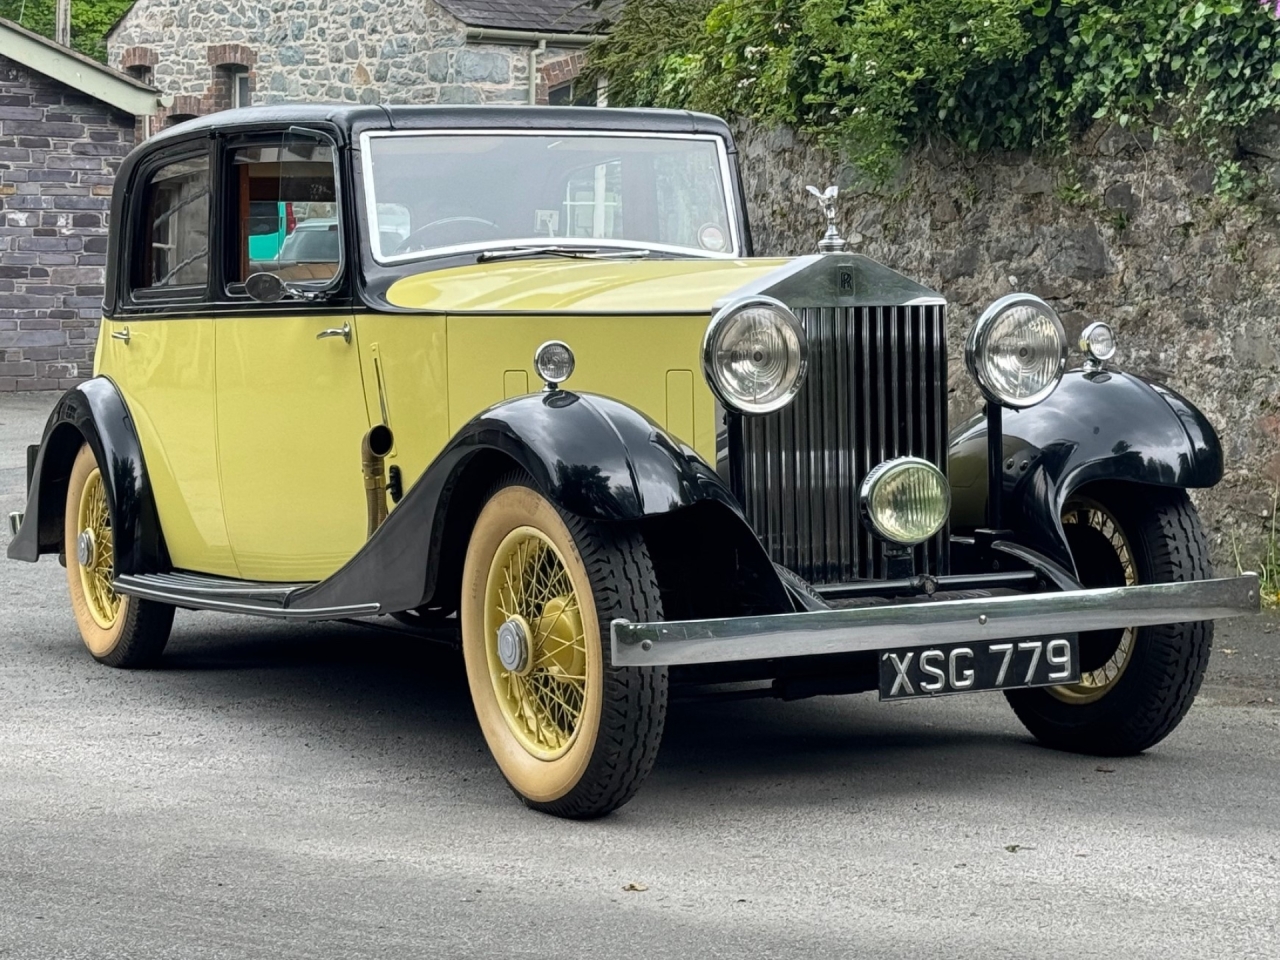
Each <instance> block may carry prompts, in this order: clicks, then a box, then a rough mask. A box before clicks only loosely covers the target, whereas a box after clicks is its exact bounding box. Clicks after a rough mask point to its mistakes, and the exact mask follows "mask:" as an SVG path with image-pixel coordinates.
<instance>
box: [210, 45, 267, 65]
mask: <svg viewBox="0 0 1280 960" xmlns="http://www.w3.org/2000/svg"><path fill="white" fill-rule="evenodd" d="M208 56H209V66H211V67H225V66H228V65H234V66H238V67H249V68H252V67H253V65H254V64H256V63H257V62H258V55H257V54H256V53H254V52H253V49H252V48H251V47H246V46H245V45H244V44H243V43H216V44H210V46H209V51H208Z"/></svg>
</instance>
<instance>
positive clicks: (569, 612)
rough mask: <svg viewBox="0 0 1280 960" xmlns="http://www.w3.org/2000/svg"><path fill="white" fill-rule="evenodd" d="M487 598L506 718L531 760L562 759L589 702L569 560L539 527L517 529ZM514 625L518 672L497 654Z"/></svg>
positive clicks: (494, 668)
mask: <svg viewBox="0 0 1280 960" xmlns="http://www.w3.org/2000/svg"><path fill="white" fill-rule="evenodd" d="M486 595H487V601H488V602H487V604H486V608H487V609H486V611H485V634H486V636H487V637H488V638H489V651H488V653H489V669H490V672H491V675H492V678H493V685H494V690H495V692H496V693H497V696H498V703H499V705H500V706H501V708H502V712H503V717H504V718H505V719H506V721H507V724H508V725H509V726H510V727H511V731H512V733H514V734H515V735H516V737H517V738H519V740H520V742H521V743H522V744H523V745H524V747H525V749H527V750H528V751H529V752H530V753H531V754H533V755H534V756H536V757H539V758H541V759H544V760H552V759H555V758H556V757H559V756H562V755H563V754H564V751H565V750H566V749H567V748H568V746H569V744H570V743H572V742H573V739H574V737H575V736H576V735H577V732H578V727H579V722H580V720H581V719H582V711H583V707H584V706H585V704H586V698H587V676H586V665H587V641H586V637H585V635H584V634H583V630H582V611H581V606H580V602H579V599H578V595H577V593H576V592H575V591H574V587H573V583H572V581H571V580H570V579H569V573H568V570H566V569H565V563H564V558H563V557H561V556H560V552H559V550H557V549H556V546H555V544H553V543H552V542H551V540H550V539H548V538H547V536H546V535H545V534H543V533H541V532H540V531H539V530H537V529H535V528H534V527H527V526H526V527H520V528H518V529H516V530H513V531H512V532H511V533H510V534H508V535H507V537H506V538H505V539H504V540H503V541H502V543H501V544H500V545H499V547H498V550H497V553H496V554H495V556H494V558H493V562H492V565H491V566H490V568H489V583H488V589H487V591H486ZM511 621H514V622H516V623H519V624H521V625H522V629H523V630H524V631H525V634H526V636H525V642H526V643H527V645H528V648H529V649H528V651H527V655H526V663H525V664H524V665H523V666H521V667H518V668H516V669H512V668H510V667H508V666H505V665H504V664H503V662H502V659H501V657H500V656H499V650H498V629H499V627H501V626H502V624H504V623H507V622H511Z"/></svg>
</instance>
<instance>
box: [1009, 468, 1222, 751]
mask: <svg viewBox="0 0 1280 960" xmlns="http://www.w3.org/2000/svg"><path fill="white" fill-rule="evenodd" d="M1063 529H1064V530H1066V532H1067V541H1068V545H1069V546H1070V547H1071V552H1072V556H1073V557H1074V558H1075V560H1076V566H1077V568H1078V570H1079V572H1080V579H1081V582H1082V583H1083V584H1084V585H1085V586H1086V587H1104V586H1125V585H1133V584H1135V583H1174V582H1182V581H1188V580H1204V579H1207V578H1209V577H1211V576H1212V575H1213V571H1212V567H1211V565H1210V563H1209V550H1208V546H1207V545H1206V543H1205V538H1204V531H1203V529H1202V528H1201V526H1200V518H1199V515H1198V514H1197V513H1196V508H1195V507H1194V506H1193V505H1192V503H1191V501H1190V499H1189V498H1188V497H1187V494H1186V493H1185V491H1182V490H1167V489H1158V488H1151V487H1109V488H1106V489H1105V490H1104V491H1103V492H1100V493H1098V494H1097V495H1095V496H1090V497H1074V498H1073V499H1071V500H1069V501H1068V502H1067V504H1066V506H1065V508H1064V510H1063ZM1212 644H1213V621H1211V620H1206V621H1200V622H1197V623H1170V624H1162V625H1159V626H1151V627H1138V628H1133V627H1128V628H1125V629H1123V630H1109V631H1104V630H1099V631H1093V632H1090V633H1083V634H1081V635H1080V659H1081V673H1082V676H1081V681H1080V683H1076V684H1070V685H1067V686H1061V687H1041V688H1037V689H1033V690H1011V691H1009V692H1008V693H1007V694H1006V697H1007V698H1008V700H1009V703H1010V705H1011V706H1012V707H1013V710H1014V712H1015V713H1016V714H1017V715H1018V719H1019V720H1021V721H1022V723H1023V725H1024V726H1025V727H1026V728H1027V729H1028V730H1029V731H1030V732H1031V733H1032V734H1033V735H1034V736H1035V738H1036V739H1037V740H1039V741H1040V742H1042V743H1044V744H1045V745H1047V746H1050V747H1055V748H1057V749H1059V750H1068V751H1072V752H1076V753H1088V754H1095V755H1098V756H1128V755H1132V754H1136V753H1141V752H1142V751H1143V750H1146V749H1147V748H1148V747H1152V746H1154V745H1155V744H1157V743H1159V742H1160V741H1161V740H1163V739H1164V738H1165V737H1167V736H1168V735H1169V734H1170V733H1171V732H1172V731H1173V729H1174V728H1175V727H1177V725H1178V724H1179V723H1180V722H1181V720H1182V718H1183V717H1184V716H1185V715H1186V713H1187V711H1188V710H1189V709H1191V704H1192V702H1193V701H1194V700H1195V697H1196V693H1197V692H1198V691H1199V689H1200V682H1201V680H1202V679H1203V678H1204V671H1205V667H1206V666H1207V665H1208V662H1209V650H1210V647H1211V646H1212Z"/></svg>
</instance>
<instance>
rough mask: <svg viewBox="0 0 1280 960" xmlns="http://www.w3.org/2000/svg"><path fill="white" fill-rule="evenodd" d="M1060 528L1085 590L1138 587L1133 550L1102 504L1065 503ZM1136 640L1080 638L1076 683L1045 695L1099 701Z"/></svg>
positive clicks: (1101, 635) (1127, 630)
mask: <svg viewBox="0 0 1280 960" xmlns="http://www.w3.org/2000/svg"><path fill="white" fill-rule="evenodd" d="M1062 526H1063V529H1064V530H1065V531H1066V532H1067V539H1068V541H1069V542H1070V543H1071V545H1072V547H1073V551H1074V552H1075V554H1076V556H1077V562H1078V564H1079V565H1080V567H1081V571H1080V574H1081V577H1082V578H1083V579H1084V582H1085V585H1086V586H1089V587H1103V586H1115V587H1121V586H1123V587H1131V586H1134V585H1135V584H1137V583H1138V571H1137V566H1136V563H1135V561H1134V555H1133V547H1132V546H1131V545H1130V543H1129V540H1128V538H1127V537H1126V536H1125V534H1124V530H1122V529H1121V527H1120V523H1119V521H1117V520H1116V518H1115V516H1114V515H1113V514H1112V513H1111V512H1110V511H1109V510H1108V509H1107V508H1106V507H1105V506H1104V505H1103V504H1101V503H1098V502H1097V501H1095V500H1088V499H1084V498H1078V499H1075V500H1073V501H1071V502H1070V503H1068V504H1067V507H1066V509H1065V510H1064V511H1063V514H1062ZM1137 636H1138V631H1137V630H1136V629H1135V628H1134V627H1124V628H1122V629H1120V630H1099V631H1094V632H1092V633H1089V634H1085V635H1083V636H1082V637H1081V638H1080V648H1081V664H1080V682H1079V683H1072V684H1066V685H1063V686H1059V687H1050V688H1049V689H1048V692H1049V693H1050V694H1052V695H1053V696H1055V697H1057V698H1058V699H1059V700H1062V701H1065V702H1067V703H1089V702H1091V701H1094V700H1097V699H1098V698H1100V697H1102V696H1105V695H1106V693H1107V692H1108V691H1109V690H1111V689H1112V688H1114V687H1115V685H1116V684H1117V683H1118V682H1119V681H1120V677H1121V676H1122V675H1123V674H1124V671H1125V668H1126V667H1127V666H1128V665H1129V662H1130V660H1132V659H1133V648H1134V644H1135V642H1136V641H1137Z"/></svg>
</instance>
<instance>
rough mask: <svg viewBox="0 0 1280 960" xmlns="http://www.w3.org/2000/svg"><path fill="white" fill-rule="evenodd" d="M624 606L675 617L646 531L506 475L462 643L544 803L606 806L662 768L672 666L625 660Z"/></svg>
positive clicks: (576, 814)
mask: <svg viewBox="0 0 1280 960" xmlns="http://www.w3.org/2000/svg"><path fill="white" fill-rule="evenodd" d="M620 617H621V618H625V619H628V620H634V621H651V620H658V619H661V618H662V602H661V599H660V598H659V594H658V584H657V579H656V577H655V576H654V572H653V566H652V564H651V563H650V561H649V553H648V550H647V549H646V547H645V544H644V541H643V540H642V539H641V537H640V536H639V534H638V533H637V532H636V531H635V530H634V529H631V528H628V527H626V526H623V525H618V524H608V525H605V524H595V523H590V522H588V521H585V520H582V519H580V518H578V517H573V516H570V515H566V514H563V513H561V512H560V511H559V510H558V509H557V508H556V507H555V506H554V505H553V504H552V503H551V502H550V501H548V500H547V499H546V498H544V497H543V496H542V495H541V494H539V493H538V492H537V491H536V490H534V489H533V488H532V487H530V486H528V485H527V481H526V480H525V479H524V478H513V479H510V480H508V481H506V482H505V483H504V484H501V485H499V487H498V488H497V489H495V491H494V492H493V493H492V494H491V495H490V497H489V499H488V502H487V503H486V504H485V506H484V508H483V509H482V510H481V512H480V515H479V517H478V518H477V520H476V524H475V527H474V529H473V531H472V534H471V542H470V544H469V545H468V548H467V557H466V564H465V566H464V570H463V584H462V601H461V620H462V651H463V655H464V658H465V660H466V667H467V681H468V685H469V686H470V689H471V698H472V702H473V703H474V705H475V709H476V717H477V719H478V720H479V722H480V728H481V730H482V732H483V733H484V737H485V740H486V742H487V743H488V745H489V749H490V751H491V752H492V754H493V757H494V759H495V760H496V761H497V763H498V767H499V769H500V770H501V771H502V774H503V776H504V777H505V778H506V780H507V783H508V784H510V786H511V788H512V790H514V791H515V792H516V794H517V796H519V797H520V798H521V799H522V800H523V801H524V803H525V804H526V805H528V806H529V807H531V808H533V809H535V810H541V811H543V812H545V813H550V814H553V815H555V816H559V817H568V818H573V819H588V818H593V817H600V816H603V815H605V814H607V813H609V812H611V811H613V810H616V809H617V808H618V807H620V806H622V805H623V804H624V803H626V802H627V801H628V800H630V799H631V798H632V797H633V796H634V795H635V793H636V791H637V790H639V788H640V785H641V784H642V783H643V782H644V779H645V777H647V776H648V775H649V771H650V770H651V769H652V768H653V763H654V760H655V759H656V757H657V755H658V747H659V744H660V743H661V741H662V728H663V723H664V721H665V718H666V710H667V671H666V669H665V668H634V667H615V666H613V664H612V662H611V654H610V644H609V624H610V623H611V622H612V621H613V620H615V619H617V618H620ZM513 625H514V626H513ZM500 627H502V628H504V629H505V630H507V631H508V632H507V634H506V645H505V647H500V643H499V632H498V631H499V628H500ZM504 658H505V659H504Z"/></svg>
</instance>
